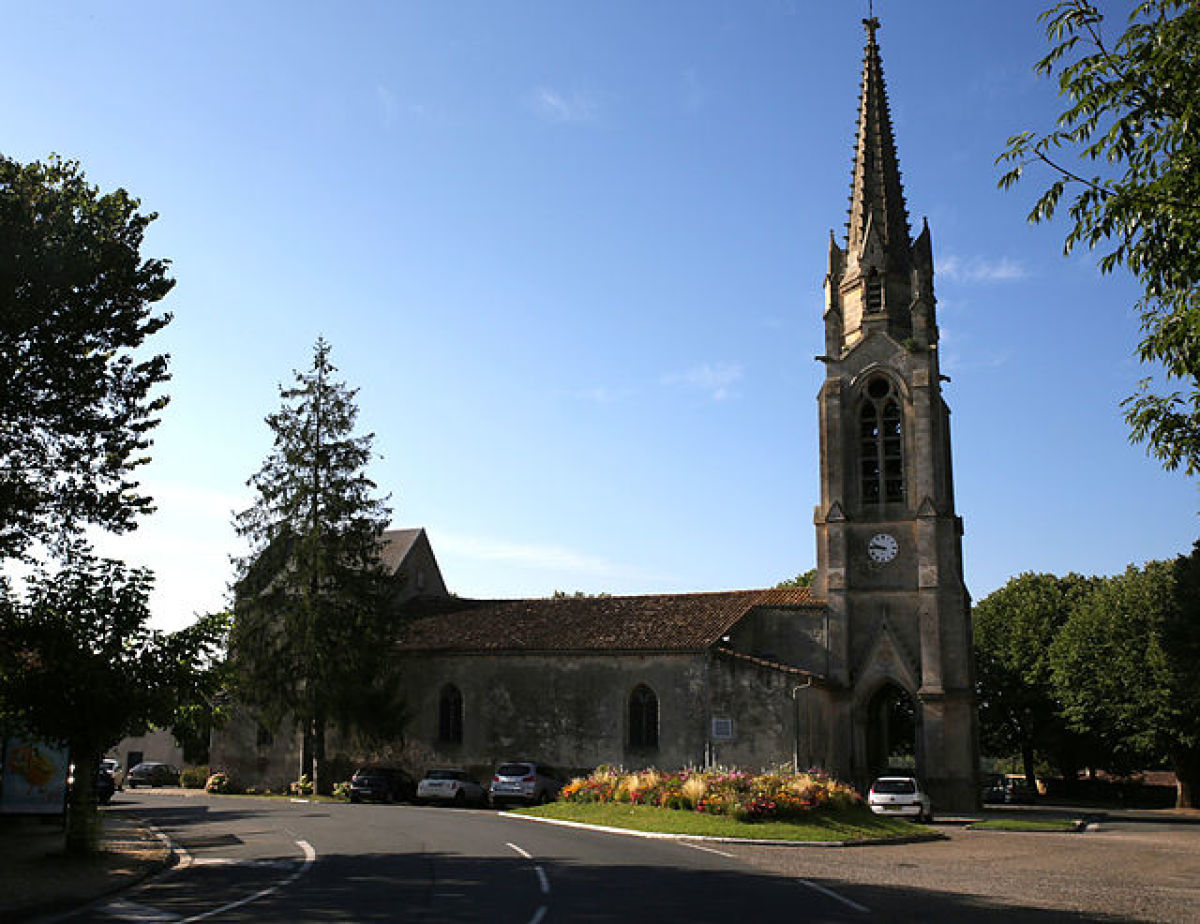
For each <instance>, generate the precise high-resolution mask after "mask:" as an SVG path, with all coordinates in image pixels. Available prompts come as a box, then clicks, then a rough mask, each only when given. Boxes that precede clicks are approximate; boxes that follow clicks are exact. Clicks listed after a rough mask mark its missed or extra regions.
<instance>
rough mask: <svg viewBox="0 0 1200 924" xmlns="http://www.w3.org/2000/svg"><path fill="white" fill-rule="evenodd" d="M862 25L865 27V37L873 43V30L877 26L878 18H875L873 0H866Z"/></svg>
mask: <svg viewBox="0 0 1200 924" xmlns="http://www.w3.org/2000/svg"><path fill="white" fill-rule="evenodd" d="M863 25H864V26H866V27H867V38H868V39H869V40H870V41H871V43H872V44H873V43H874V42H875V30H876V29H878V28H879V20H878V19H876V18H875V0H867V18H866V19H864V20H863Z"/></svg>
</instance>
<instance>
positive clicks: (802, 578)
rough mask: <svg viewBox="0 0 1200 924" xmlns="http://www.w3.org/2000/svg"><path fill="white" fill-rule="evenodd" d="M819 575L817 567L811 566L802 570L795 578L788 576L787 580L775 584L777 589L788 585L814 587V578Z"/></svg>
mask: <svg viewBox="0 0 1200 924" xmlns="http://www.w3.org/2000/svg"><path fill="white" fill-rule="evenodd" d="M816 576H817V569H816V568H809V569H808V570H807V571H802V572H800V573H799V574H797V575H796V576H795V577H793V578H788V579H787V580H786V581H780V582H779V583H778V584H776V585H775V587H776V589H780V588H787V587H812V584H813V580H814V579H815V578H816Z"/></svg>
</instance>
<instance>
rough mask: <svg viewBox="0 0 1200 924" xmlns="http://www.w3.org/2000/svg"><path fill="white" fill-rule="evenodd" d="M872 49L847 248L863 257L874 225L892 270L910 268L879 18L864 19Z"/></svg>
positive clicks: (866, 61)
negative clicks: (879, 36) (868, 233)
mask: <svg viewBox="0 0 1200 924" xmlns="http://www.w3.org/2000/svg"><path fill="white" fill-rule="evenodd" d="M863 25H864V26H866V29H867V46H866V49H865V51H864V53H863V76H862V93H861V96H860V97H859V101H858V102H859V105H858V136H857V139H856V141H855V146H854V169H853V171H852V174H851V186H850V221H849V234H848V236H847V250H848V251H849V252H850V253H851V254H855V255H857V254H860V253H861V251H862V247H863V245H864V244H865V243H866V240H867V231H868V227H871V226H873V229H874V233H875V234H876V235H877V236H878V238H879V241H880V243H881V244H882V245H883V249H884V252H885V253H886V255H887V258H888V262H889V264H890V266H891V268H893V269H901V268H903V267H905V266H907V264H908V254H909V227H908V211H907V209H906V208H905V205H904V187H903V186H902V185H901V183H900V167H899V163H898V162H897V159H896V141H895V138H894V136H893V135H892V118H891V113H890V112H889V110H888V100H887V89H886V87H885V86H884V82H883V62H882V61H881V60H880V57H879V45H878V43H877V42H876V41H875V32H876V30H877V29H879V20H878V19H876V18H875V17H874V16H872V17H871V18H870V19H864V20H863Z"/></svg>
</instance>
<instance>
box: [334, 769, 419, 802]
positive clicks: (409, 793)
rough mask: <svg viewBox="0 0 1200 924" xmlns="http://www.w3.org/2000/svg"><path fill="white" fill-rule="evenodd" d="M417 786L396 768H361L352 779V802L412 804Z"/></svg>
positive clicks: (410, 778) (409, 777)
mask: <svg viewBox="0 0 1200 924" xmlns="http://www.w3.org/2000/svg"><path fill="white" fill-rule="evenodd" d="M416 797H417V784H416V783H414V782H413V778H412V777H411V776H409V775H408V774H407V773H405V772H404V771H403V770H398V769H396V768H395V767H360V768H359V769H358V770H355V771H354V775H353V776H352V777H350V801H351V802H412V801H413V800H414V799H416Z"/></svg>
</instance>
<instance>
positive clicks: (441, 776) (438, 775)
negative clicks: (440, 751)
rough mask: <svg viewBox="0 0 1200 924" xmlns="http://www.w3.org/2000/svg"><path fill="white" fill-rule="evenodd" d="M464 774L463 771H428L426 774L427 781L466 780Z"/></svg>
mask: <svg viewBox="0 0 1200 924" xmlns="http://www.w3.org/2000/svg"><path fill="white" fill-rule="evenodd" d="M466 776H467V774H466V772H465V771H463V770H430V771H429V773H427V774H426V776H425V779H427V780H462V779H466Z"/></svg>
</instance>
